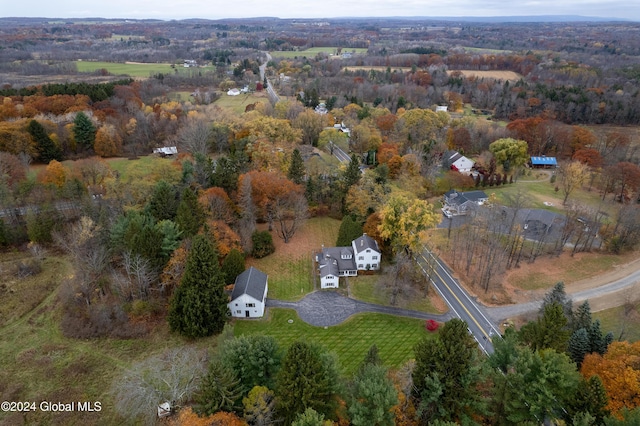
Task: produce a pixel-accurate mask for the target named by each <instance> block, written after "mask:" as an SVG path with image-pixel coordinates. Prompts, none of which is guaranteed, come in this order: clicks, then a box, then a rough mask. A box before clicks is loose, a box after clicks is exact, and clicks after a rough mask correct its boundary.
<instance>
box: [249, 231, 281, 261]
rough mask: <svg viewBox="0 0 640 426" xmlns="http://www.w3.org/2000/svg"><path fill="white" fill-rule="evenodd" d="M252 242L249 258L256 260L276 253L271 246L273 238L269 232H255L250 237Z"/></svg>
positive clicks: (274, 247)
mask: <svg viewBox="0 0 640 426" xmlns="http://www.w3.org/2000/svg"><path fill="white" fill-rule="evenodd" d="M251 241H253V250H252V251H251V256H253V257H255V258H256V259H260V258H262V257H265V256H268V255H270V254H271V253H273V252H274V251H276V246H274V245H273V238H272V237H271V234H270V233H269V231H256V232H254V233H253V235H252V236H251Z"/></svg>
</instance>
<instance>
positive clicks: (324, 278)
mask: <svg viewBox="0 0 640 426" xmlns="http://www.w3.org/2000/svg"><path fill="white" fill-rule="evenodd" d="M315 260H316V262H317V264H318V274H319V275H320V288H338V281H339V278H340V277H355V276H357V275H358V271H359V270H360V271H364V270H367V271H369V270H378V269H380V260H381V252H380V248H379V247H378V242H377V241H376V240H374V239H373V238H371V237H369V236H368V235H367V234H363V235H362V236H361V237H358V238H356V239H355V240H353V241H352V242H351V247H323V248H322V251H320V252H319V253H317V254H316V257H315Z"/></svg>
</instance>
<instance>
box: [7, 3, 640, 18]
mask: <svg viewBox="0 0 640 426" xmlns="http://www.w3.org/2000/svg"><path fill="white" fill-rule="evenodd" d="M522 15H581V16H593V17H600V18H602V17H607V18H623V19H630V20H635V21H640V1H638V0H358V1H356V0H240V1H232V0H0V16H4V17H8V16H12V17H14V16H19V17H49V18H54V17H55V18H87V17H101V18H137V19H142V18H157V19H185V18H207V19H221V18H250V17H257V16H273V17H279V18H333V17H349V16H358V17H367V16H429V17H438V16H522Z"/></svg>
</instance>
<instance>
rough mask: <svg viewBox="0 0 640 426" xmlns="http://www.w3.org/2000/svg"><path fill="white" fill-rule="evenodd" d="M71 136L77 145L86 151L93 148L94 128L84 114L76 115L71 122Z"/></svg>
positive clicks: (94, 139)
mask: <svg viewBox="0 0 640 426" xmlns="http://www.w3.org/2000/svg"><path fill="white" fill-rule="evenodd" d="M73 136H74V138H75V140H76V143H77V144H78V145H80V146H82V147H83V148H86V149H89V148H93V143H94V142H95V141H96V126H94V125H93V122H92V121H91V119H90V118H89V117H87V114H85V113H84V112H79V113H78V114H76V118H75V120H73Z"/></svg>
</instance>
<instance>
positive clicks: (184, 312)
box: [169, 235, 228, 338]
mask: <svg viewBox="0 0 640 426" xmlns="http://www.w3.org/2000/svg"><path fill="white" fill-rule="evenodd" d="M227 310H228V309H227V296H226V295H225V293H224V279H223V276H222V271H221V270H220V266H219V264H218V256H217V254H216V251H215V249H214V247H213V245H212V244H211V242H210V241H209V240H208V239H207V238H206V237H204V236H202V235H197V236H196V237H195V238H194V239H193V242H192V244H191V250H190V251H189V254H188V256H187V265H186V267H185V271H184V275H183V276H182V280H181V281H180V286H179V287H178V288H177V289H176V291H175V293H174V295H173V298H172V299H171V305H170V307H169V326H170V327H171V330H172V331H176V332H178V333H180V334H183V335H184V336H187V337H190V338H196V337H204V336H210V335H212V334H217V333H220V332H221V331H222V327H223V326H224V324H225V322H226V319H227Z"/></svg>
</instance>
